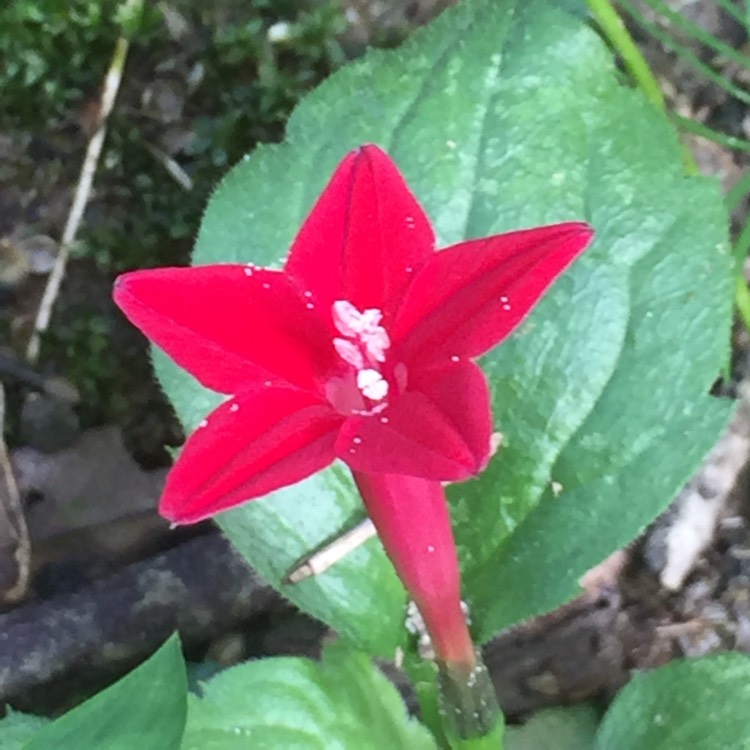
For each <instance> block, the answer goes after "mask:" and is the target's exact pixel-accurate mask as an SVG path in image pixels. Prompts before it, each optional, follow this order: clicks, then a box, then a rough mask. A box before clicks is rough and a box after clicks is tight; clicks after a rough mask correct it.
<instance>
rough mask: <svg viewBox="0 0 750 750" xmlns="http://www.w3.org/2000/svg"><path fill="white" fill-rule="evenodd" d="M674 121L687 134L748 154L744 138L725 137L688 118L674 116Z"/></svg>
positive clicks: (749, 144)
mask: <svg viewBox="0 0 750 750" xmlns="http://www.w3.org/2000/svg"><path fill="white" fill-rule="evenodd" d="M674 120H675V122H676V123H677V124H678V125H679V126H680V127H681V128H682V129H683V130H687V132H688V133H693V134H694V135H699V136H701V137H702V138H708V140H710V141H714V143H718V144H719V145H720V146H724V147H725V148H731V149H734V150H735V151H742V152H744V153H746V154H750V141H747V140H745V139H744V138H736V137H735V136H733V135H727V134H726V133H722V132H721V131H720V130H714V128H711V127H709V126H708V125H704V124H703V123H702V122H697V121H696V120H691V119H690V118H689V117H682V116H680V115H675V116H674Z"/></svg>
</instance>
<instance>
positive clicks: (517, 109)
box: [157, 0, 732, 654]
mask: <svg viewBox="0 0 750 750" xmlns="http://www.w3.org/2000/svg"><path fill="white" fill-rule="evenodd" d="M563 5H565V6H568V5H570V4H568V3H566V4H560V3H556V2H553V1H552V0H463V1H462V2H461V3H460V4H459V5H458V6H457V7H456V8H454V9H452V10H450V11H448V12H446V13H445V14H443V15H442V16H441V17H440V18H439V19H437V20H436V21H435V22H434V23H433V24H432V25H431V26H430V27H428V28H426V29H423V30H421V31H420V32H418V33H416V34H415V35H414V37H413V38H412V39H411V40H409V42H408V43H407V44H405V45H404V46H403V47H402V48H401V49H400V50H397V51H391V52H372V53H370V54H369V55H368V56H367V57H366V58H365V59H364V60H363V61H361V62H359V63H357V64H354V65H351V66H349V67H347V68H345V69H344V70H342V71H341V72H339V73H338V74H337V75H335V76H333V77H332V78H331V79H330V80H329V81H328V82H326V83H325V84H324V85H322V86H321V87H320V88H319V89H318V90H317V91H315V92H314V93H312V94H311V95H310V96H309V97H308V98H307V99H306V100H305V101H304V102H303V103H302V104H301V105H300V106H299V107H298V109H297V110H296V111H295V113H294V115H293V116H292V118H291V120H290V122H289V127H288V135H287V139H286V142H285V143H284V144H282V145H279V146H272V147H262V148H259V149H257V150H256V151H255V153H254V154H252V156H250V157H248V158H247V159H246V160H244V161H243V162H242V163H241V164H239V165H238V166H237V167H235V169H234V170H232V171H231V172H230V173H229V175H228V176H227V178H226V179H225V180H224V182H223V183H222V184H221V185H220V186H219V188H218V190H217V191H216V193H215V195H214V197H213V198H212V200H211V202H210V204H209V206H208V209H207V212H206V216H205V218H204V222H203V225H202V229H201V232H200V236H199V238H198V242H197V245H196V249H195V256H194V262H195V263H196V264H201V263H209V262H220V261H234V262H248V261H252V262H254V263H256V264H261V265H273V264H279V263H280V261H281V259H282V258H283V256H284V254H285V253H286V252H287V251H288V248H289V246H290V243H291V241H292V239H293V237H294V235H295V233H296V231H297V230H298V228H299V227H300V225H301V223H302V221H303V219H304V217H305V215H306V213H307V212H308V210H309V209H310V207H311V206H312V203H313V201H314V200H315V198H316V197H317V195H318V194H319V192H320V191H321V189H322V188H323V186H324V185H325V183H326V180H327V179H328V177H329V175H330V174H331V173H332V171H333V169H334V167H335V166H336V164H337V162H338V161H339V159H340V158H341V157H342V156H343V155H344V153H345V152H346V151H348V150H349V149H351V148H353V147H355V146H358V145H360V144H362V143H364V142H376V143H378V144H379V145H381V146H382V147H384V148H385V149H386V150H387V151H388V152H389V153H390V155H391V156H392V157H393V158H394V160H395V161H396V163H397V164H398V165H399V167H400V168H401V170H402V171H403V172H404V174H405V176H406V178H407V180H408V182H409V184H410V186H411V187H412V189H413V191H414V192H415V194H416V195H417V197H418V198H419V200H420V201H421V202H422V203H423V205H424V206H425V208H426V210H427V213H428V214H429V216H430V218H431V219H432V221H433V223H434V225H435V227H436V231H437V234H438V238H439V243H440V245H443V246H444V245H448V244H450V243H453V242H456V241H459V240H461V239H464V238H471V237H478V236H482V235H488V234H492V233H496V232H501V231H504V230H511V229H517V228H522V227H529V226H534V225H539V224H544V223H551V222H555V221H563V220H569V219H580V220H587V221H589V222H590V223H591V224H593V226H594V227H595V229H596V230H597V240H596V243H595V245H594V246H593V247H592V248H591V249H590V250H588V251H587V252H586V254H585V255H584V257H583V258H582V259H581V260H580V261H579V262H577V263H576V264H575V265H574V267H573V268H572V269H571V270H570V271H569V272H568V273H567V274H566V275H565V277H564V278H562V279H561V280H560V281H558V282H557V284H556V285H555V286H554V288H553V289H552V291H551V292H550V293H549V294H548V296H547V297H546V298H545V299H544V300H543V301H542V303H541V304H540V305H539V306H538V308H537V309H536V310H535V311H534V312H533V314H532V315H531V316H530V318H529V319H528V320H527V321H526V323H525V324H524V325H523V326H522V327H521V328H520V329H519V330H518V331H517V333H516V334H515V335H514V336H513V337H512V338H511V340H509V341H507V342H506V343H504V344H503V345H502V346H500V347H498V348H497V349H496V350H495V351H493V352H491V353H490V354H489V355H487V356H486V357H484V358H483V360H482V365H483V367H484V368H485V371H486V372H487V374H488V376H489V378H490V381H491V386H492V392H493V404H494V414H495V422H496V425H497V427H498V429H500V430H501V431H502V433H503V435H504V445H503V447H502V448H501V450H500V452H499V453H498V455H497V456H496V457H495V458H494V459H493V461H492V462H491V464H490V466H489V468H488V470H487V471H486V472H485V473H484V474H483V475H482V476H481V477H480V478H479V479H477V480H474V481H471V482H467V483H464V484H461V485H456V486H453V487H451V488H450V491H449V497H450V500H451V505H452V513H453V518H454V521H455V524H456V535H457V539H458V543H459V547H460V552H461V557H462V567H463V572H464V578H465V593H466V597H467V599H468V600H469V602H470V604H471V609H472V617H473V622H474V624H475V628H476V629H477V632H478V635H479V636H480V637H481V638H482V639H485V638H488V637H489V636H490V635H491V634H492V633H494V632H495V631H497V630H498V629H500V628H501V627H504V626H506V625H508V624H510V623H512V622H514V621H517V620H520V619H523V618H526V617H529V616H531V615H533V614H536V613H538V612H541V611H544V610H546V609H550V608H552V607H554V606H556V605H558V604H560V603H562V602H563V601H565V600H566V599H567V598H569V597H570V596H572V595H573V594H574V593H575V591H576V587H577V581H578V579H579V578H580V576H581V575H582V574H583V573H584V572H585V571H586V569H587V568H589V567H590V566H591V565H593V564H595V563H596V562H598V561H599V560H601V559H602V558H603V557H605V556H606V555H607V554H608V553H609V552H611V551H612V550H614V549H616V548H617V547H619V546H621V545H622V544H623V543H625V542H626V541H628V540H630V539H632V538H633V537H634V536H635V535H636V534H637V533H638V532H639V531H640V530H641V529H642V528H644V527H645V526H646V525H647V524H648V523H649V522H650V521H651V520H652V519H653V518H654V517H655V516H656V515H657V514H658V513H659V512H660V511H661V510H662V509H663V508H664V507H665V506H666V505H667V503H668V502H669V500H670V499H671V498H672V497H673V496H674V494H675V492H676V491H677V490H678V488H679V486H680V484H681V483H682V482H684V481H685V480H686V479H687V478H688V476H689V475H690V473H691V471H692V470H694V468H695V467H696V465H697V464H698V463H699V461H700V459H701V458H702V456H703V455H704V454H705V453H706V451H707V450H708V449H709V447H710V446H711V444H712V442H713V441H714V440H715V439H716V437H717V435H718V433H719V431H720V429H721V427H722V425H723V424H724V423H725V421H726V419H727V417H728V412H729V409H728V407H727V406H726V405H725V404H722V403H720V402H717V401H715V400H712V399H711V398H709V396H708V395H707V393H708V389H709V387H710V385H711V383H712V381H713V379H714V378H715V377H716V375H717V373H718V370H719V368H720V366H721V363H723V361H724V360H725V356H726V351H727V345H728V344H727V342H728V329H729V322H730V314H731V312H730V305H731V301H730V300H731V285H732V281H731V268H730V261H729V253H728V248H727V231H726V217H725V214H724V211H723V208H722V204H721V199H720V195H719V192H718V189H717V187H716V186H715V185H714V184H712V183H709V182H707V181H704V180H702V179H687V178H685V177H684V175H683V173H682V167H681V153H680V148H679V144H678V141H677V137H676V135H675V133H674V132H673V130H672V129H671V127H670V125H669V124H668V123H667V122H666V120H665V119H664V118H663V117H661V115H660V114H658V113H656V112H654V111H653V110H652V108H651V107H650V106H649V105H648V104H647V103H646V102H645V101H643V99H642V97H641V96H640V95H639V94H638V93H636V92H632V91H629V90H627V89H625V88H624V87H623V86H622V85H621V84H620V83H619V82H618V79H617V74H616V71H615V68H614V65H613V62H612V60H611V56H610V54H609V53H608V51H607V49H606V48H605V46H604V44H603V43H602V42H601V40H600V39H599V38H597V36H596V34H595V33H594V32H593V31H592V30H591V29H590V28H589V27H588V26H587V25H586V24H585V22H584V19H583V18H582V17H581V15H580V13H578V12H577V11H576V10H575V9H573V10H569V9H565V8H564V7H563ZM157 365H158V370H159V373H160V377H161V380H162V382H163V384H164V387H165V389H166V391H167V393H168V394H169V395H170V397H172V399H173V400H174V402H175V404H176V407H177V410H178V413H179V414H180V416H181V417H182V419H183V420H184V421H185V423H186V424H187V425H188V426H194V425H196V424H197V423H198V422H199V421H200V419H201V418H202V417H203V415H204V413H205V411H206V409H207V406H208V403H207V401H206V397H205V395H204V394H203V392H202V391H201V389H200V387H199V386H198V385H197V384H196V383H195V382H193V381H192V380H191V379H190V378H189V377H188V376H186V375H182V374H180V373H178V372H177V371H176V368H174V367H173V366H170V365H168V364H166V363H165V361H164V359H163V358H161V359H158V360H157ZM212 403H215V401H214V402H212ZM553 488H554V489H553ZM358 512H360V504H359V501H358V499H357V497H356V495H355V494H354V491H353V488H352V485H351V483H350V481H349V480H348V479H347V478H346V473H345V471H344V470H343V469H342V468H341V467H334V468H333V469H331V470H329V471H326V472H323V473H321V474H319V475H318V476H317V477H314V478H312V479H310V480H308V481H306V482H302V483H300V484H298V485H295V486H294V487H290V488H287V489H285V490H283V491H281V492H277V493H274V494H273V495H272V496H271V497H268V498H265V499H263V500H261V501H259V502H254V503H250V504H248V505H247V506H245V507H243V508H239V509H237V510H235V511H232V512H231V513H228V514H225V515H224V516H223V517H222V518H221V520H220V523H221V524H222V527H223V528H224V530H225V531H226V533H227V534H228V535H229V536H230V538H231V539H232V541H233V542H234V543H235V544H236V545H237V547H238V548H239V549H240V551H241V552H242V553H243V554H244V555H245V556H246V557H247V559H248V560H250V562H251V563H252V564H253V565H255V566H256V567H257V568H258V569H259V570H260V572H261V573H262V574H263V575H264V576H265V577H267V578H268V579H269V580H270V581H271V582H273V583H274V584H276V585H279V580H280V577H281V575H282V573H283V572H284V571H285V570H286V569H287V568H288V566H290V565H291V564H292V563H293V562H294V561H295V560H296V559H297V558H298V557H300V556H301V555H303V554H305V553H306V552H308V551H309V550H310V549H311V548H312V547H314V546H316V545H317V544H320V543H322V542H323V541H325V540H326V539H327V538H328V537H330V535H332V534H334V533H335V532H336V531H337V529H339V528H340V527H341V526H343V525H345V524H347V523H348V522H350V521H351V520H352V518H353V517H354V516H355V515H356V514H357V513H358ZM284 593H285V594H287V595H288V596H289V597H290V598H291V599H292V600H293V601H294V602H296V603H297V604H298V605H299V606H301V607H303V608H304V609H306V610H308V611H310V612H312V613H313V614H315V615H317V616H318V617H321V618H322V619H324V620H326V621H327V622H329V623H330V624H331V625H333V626H334V627H335V628H336V629H338V630H339V631H340V632H341V633H342V634H343V635H344V636H346V637H348V638H351V639H353V640H354V641H355V642H356V643H358V644H359V645H360V646H362V647H363V648H367V649H368V650H370V651H371V652H373V653H380V654H387V653H388V652H389V651H391V652H392V649H393V648H394V647H395V646H397V645H399V644H400V643H401V641H402V639H403V626H402V623H403V604H404V593H403V591H402V589H401V587H400V585H399V583H398V581H397V580H396V578H395V576H394V575H393V573H392V570H391V569H390V566H389V564H388V562H387V560H386V559H385V556H384V554H383V552H382V550H381V548H380V547H379V545H378V543H377V542H376V541H374V540H373V541H371V542H370V543H368V545H367V546H366V548H365V549H362V550H360V551H358V552H357V553H355V554H354V555H352V556H351V557H349V558H347V559H346V560H344V561H342V562H341V563H339V564H338V565H337V566H336V567H335V568H334V569H333V570H331V571H330V572H328V573H326V574H325V575H323V576H321V577H320V578H319V579H318V580H316V581H311V582H307V583H305V584H302V585H301V586H299V587H296V588H293V589H290V588H287V589H284Z"/></svg>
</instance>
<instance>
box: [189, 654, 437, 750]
mask: <svg viewBox="0 0 750 750" xmlns="http://www.w3.org/2000/svg"><path fill="white" fill-rule="evenodd" d="M249 747H252V748H254V750H266V748H267V749H268V750H273V749H274V748H281V747H283V748H285V750H316V748H319V749H320V750H349V749H352V750H353V749H354V748H356V750H382V748H388V750H400V749H403V750H434V748H435V743H434V741H433V739H432V736H431V735H430V733H429V732H428V731H427V729H426V728H425V727H424V726H422V725H421V724H419V723H418V722H417V721H416V720H414V719H410V718H409V717H408V716H407V714H406V709H405V708H404V705H403V703H402V701H401V698H400V696H399V694H398V692H397V691H396V688H395V687H394V686H393V685H392V684H391V683H390V682H389V681H388V680H387V679H386V678H385V676H383V675H382V674H381V673H380V672H379V671H378V670H377V669H376V668H375V667H373V665H372V664H371V663H370V660H369V659H368V658H367V657H366V656H364V655H362V654H358V653H354V652H351V651H346V650H344V649H343V648H342V647H341V646H333V647H331V648H329V649H327V650H326V652H325V653H324V655H323V659H322V662H321V663H319V664H318V663H315V662H313V661H311V660H310V659H303V658H296V657H274V658H270V659H262V660H258V661H251V662H247V663H245V664H241V665H239V666H236V667H232V668H231V669H227V670H226V671H224V672H222V673H221V674H219V675H217V676H216V677H214V678H213V679H211V680H210V681H209V682H207V683H205V684H204V685H203V695H202V697H200V698H196V697H192V696H191V698H190V702H189V707H188V722H187V729H186V732H185V740H184V742H183V745H182V750H246V748H249Z"/></svg>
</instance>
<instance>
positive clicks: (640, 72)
mask: <svg viewBox="0 0 750 750" xmlns="http://www.w3.org/2000/svg"><path fill="white" fill-rule="evenodd" d="M587 4H588V7H589V10H590V12H591V15H592V16H593V18H594V20H595V21H596V22H597V24H598V25H599V27H600V29H601V31H602V34H603V35H604V37H605V38H606V39H607V40H608V41H609V44H610V45H611V46H612V48H613V49H614V50H615V52H617V54H618V55H620V57H621V58H622V61H623V64H624V65H625V68H626V69H627V70H628V72H629V73H630V75H631V76H632V77H633V80H634V81H635V83H636V84H637V85H638V87H639V88H640V89H641V90H642V91H643V93H644V94H645V95H646V98H647V99H648V100H649V101H650V102H651V103H652V104H653V105H654V107H656V109H658V110H659V111H660V112H662V113H663V114H664V115H665V116H666V117H668V116H669V113H668V112H667V107H666V102H665V100H664V96H663V94H662V92H661V89H660V87H659V83H658V81H657V80H656V78H655V77H654V74H653V73H652V72H651V68H650V67H649V65H648V63H647V62H646V59H645V58H644V57H643V55H642V54H641V51H640V50H639V49H638V46H637V45H636V43H635V42H634V41H633V38H632V37H631V36H630V34H629V32H628V30H627V28H626V26H625V24H624V23H623V20H622V18H620V15H619V14H618V12H617V11H616V10H615V8H614V6H613V4H612V3H611V2H610V0H587ZM677 122H678V124H679V125H680V126H681V127H683V128H684V129H686V130H690V131H692V132H693V133H696V134H698V135H702V136H704V137H708V138H712V139H713V140H717V138H716V133H715V132H714V131H711V130H710V128H705V126H701V125H700V124H699V123H695V122H693V121H686V120H685V118H677ZM702 128H705V129H704V130H703V132H701V129H702ZM706 131H709V132H706ZM723 140H724V141H725V143H724V145H727V146H729V147H730V148H737V149H740V150H745V147H746V145H747V144H746V142H743V141H742V140H741V139H731V142H729V141H730V136H725V137H724V139H723ZM683 160H684V163H685V171H686V172H687V173H688V174H697V173H698V167H697V164H696V162H695V159H694V158H693V155H692V153H691V152H690V150H689V149H688V148H687V147H685V146H683ZM732 200H733V201H736V200H737V196H736V194H735V195H732ZM748 226H750V224H749V225H748ZM738 245H739V242H738V243H737V245H735V251H736V249H737V247H738ZM743 257H744V255H743ZM734 304H735V306H736V308H737V311H738V312H739V315H740V317H741V318H742V322H743V324H744V325H745V328H746V329H747V330H748V331H750V291H749V290H748V288H747V284H746V283H745V279H744V276H743V274H742V271H741V270H740V271H739V273H738V274H737V280H736V284H735V293H734Z"/></svg>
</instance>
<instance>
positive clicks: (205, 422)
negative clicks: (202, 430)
mask: <svg viewBox="0 0 750 750" xmlns="http://www.w3.org/2000/svg"><path fill="white" fill-rule="evenodd" d="M206 426H208V420H207V419H201V421H200V422H199V423H198V427H206Z"/></svg>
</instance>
